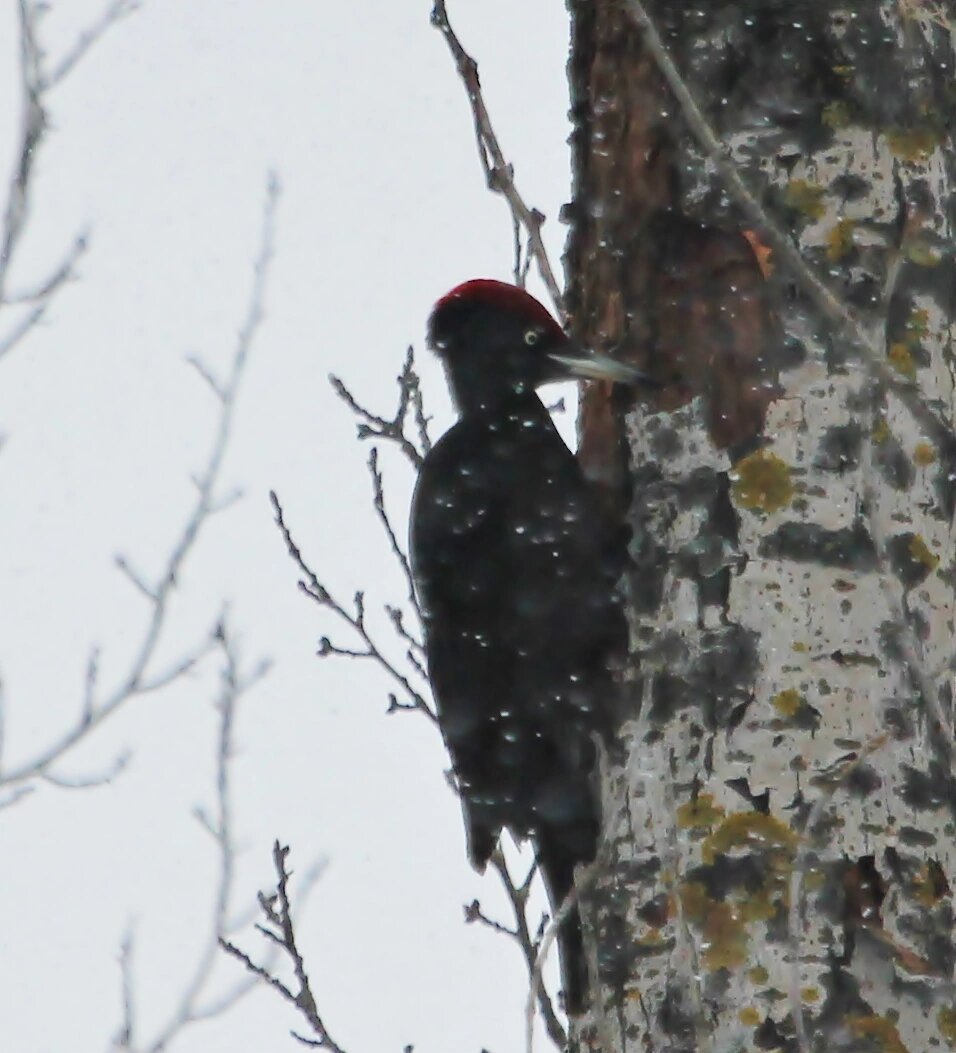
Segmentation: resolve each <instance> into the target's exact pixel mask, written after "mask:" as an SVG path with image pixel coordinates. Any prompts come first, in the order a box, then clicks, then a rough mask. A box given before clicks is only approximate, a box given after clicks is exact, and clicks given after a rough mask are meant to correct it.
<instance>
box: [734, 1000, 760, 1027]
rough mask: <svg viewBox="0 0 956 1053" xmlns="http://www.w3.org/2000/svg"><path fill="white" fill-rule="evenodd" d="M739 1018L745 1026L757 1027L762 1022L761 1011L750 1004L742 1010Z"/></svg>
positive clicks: (738, 1015)
mask: <svg viewBox="0 0 956 1053" xmlns="http://www.w3.org/2000/svg"><path fill="white" fill-rule="evenodd" d="M737 1019H738V1020H739V1021H740V1022H741V1024H743V1025H744V1027H756V1026H757V1025H758V1024H759V1023H760V1013H759V1012H758V1011H757V1010H756V1009H754V1007H753V1006H752V1005H748V1006H747V1007H746V1008H745V1009H741V1010H740V1012H739V1013H738V1014H737Z"/></svg>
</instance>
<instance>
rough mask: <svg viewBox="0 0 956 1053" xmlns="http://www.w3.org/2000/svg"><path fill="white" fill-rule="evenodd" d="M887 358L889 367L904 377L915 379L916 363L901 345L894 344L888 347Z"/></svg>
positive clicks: (910, 353) (904, 345) (908, 350)
mask: <svg viewBox="0 0 956 1053" xmlns="http://www.w3.org/2000/svg"><path fill="white" fill-rule="evenodd" d="M887 358H889V360H890V365H891V366H892V367H893V368H894V369H895V370H896V372H897V373H900V374H901V375H902V376H904V377H915V376H916V362H915V360H914V359H913V355H912V352H911V351H910V349H909V348H908V347H907V346H906V344H903V343H899V342H897V343H895V344H891V345H890V350H889V354H888V355H887Z"/></svg>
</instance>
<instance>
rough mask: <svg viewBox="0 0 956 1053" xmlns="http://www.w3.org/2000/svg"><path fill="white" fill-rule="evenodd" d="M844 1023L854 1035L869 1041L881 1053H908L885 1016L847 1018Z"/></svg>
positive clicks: (897, 1033) (898, 1034)
mask: <svg viewBox="0 0 956 1053" xmlns="http://www.w3.org/2000/svg"><path fill="white" fill-rule="evenodd" d="M846 1023H847V1025H848V1026H849V1028H850V1030H851V1031H852V1032H853V1034H854V1035H857V1036H858V1037H859V1038H868V1039H870V1041H871V1042H872V1044H873V1046H874V1047H875V1048H876V1049H879V1050H882V1053H910V1051H909V1050H908V1049H907V1048H906V1046H904V1045H903V1040H902V1039H901V1038H900V1033H899V1031H897V1030H896V1025H895V1024H894V1023H893V1022H892V1021H891V1020H888V1019H887V1018H886V1017H885V1016H875V1015H874V1016H849V1017H847V1020H846Z"/></svg>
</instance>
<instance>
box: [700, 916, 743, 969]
mask: <svg viewBox="0 0 956 1053" xmlns="http://www.w3.org/2000/svg"><path fill="white" fill-rule="evenodd" d="M747 942H748V941H747V926H746V924H745V923H744V920H743V918H741V916H740V913H739V912H738V910H737V909H736V908H735V907H734V905H733V904H731V903H718V902H713V903H711V906H710V910H708V912H707V917H706V918H705V919H704V930H703V939H702V940H701V947H702V949H703V952H704V955H703V957H704V965H706V966H707V968H708V969H711V970H717V969H737V968H739V967H740V966H741V965H743V964H744V962H746V961H747Z"/></svg>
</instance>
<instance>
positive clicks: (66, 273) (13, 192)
mask: <svg viewBox="0 0 956 1053" xmlns="http://www.w3.org/2000/svg"><path fill="white" fill-rule="evenodd" d="M137 6H138V5H137V3H136V2H135V0H112V2H111V3H110V5H109V6H108V7H107V8H106V10H105V11H104V13H103V15H102V16H101V17H100V18H99V19H98V20H97V21H96V22H95V23H94V24H93V25H92V26H91V27H90V28H89V29H87V30H86V31H84V32H83V33H81V34H80V36H79V37H78V38H77V40H76V42H75V44H74V45H73V47H72V48H70V50H69V51H68V52H67V53H66V55H65V56H64V57H63V58H62V59H61V60H60V62H59V63H58V64H57V65H56V66H55V67H54V69H53V70H52V71H51V72H46V71H45V70H44V68H43V50H42V48H41V47H40V44H39V41H38V39H37V32H36V28H37V22H38V19H39V17H40V15H41V13H42V11H43V6H42V5H41V4H39V3H36V2H35V0H19V3H18V8H19V20H20V82H21V92H22V95H23V113H22V115H21V118H20V139H19V144H18V146H17V148H16V150H15V154H14V156H15V160H14V169H13V175H12V178H11V181H10V188H9V190H8V192H7V199H6V204H5V206H4V210H3V220H2V226H0V307H3V306H5V305H9V304H18V303H27V302H30V303H33V304H34V307H33V308H32V310H30V311H28V312H27V313H26V314H25V315H24V317H23V318H21V319H20V320H19V322H18V323H17V324H15V325H14V326H13V328H12V329H11V330H10V331H9V332H8V333H7V334H6V335H5V336H4V337H3V338H2V339H0V357H3V355H5V354H6V353H8V352H9V351H11V350H12V349H13V348H14V347H15V346H16V345H17V344H18V343H19V342H20V341H21V340H22V339H23V338H24V337H25V336H26V335H27V334H28V333H29V332H30V331H31V330H33V329H34V327H35V326H36V325H37V324H39V322H40V320H41V319H42V318H43V316H44V314H45V312H46V309H47V308H48V307H49V304H50V301H51V299H52V297H53V295H54V294H55V293H56V292H57V290H58V289H59V288H60V287H61V286H62V285H63V284H64V283H65V282H66V281H67V280H68V279H69V278H70V277H72V275H73V273H74V271H75V266H76V262H77V260H78V259H79V258H80V256H81V255H82V254H83V252H84V251H85V249H86V245H87V236H86V235H85V234H83V235H80V236H79V237H77V238H76V239H75V240H74V242H73V245H72V246H71V247H70V249H68V250H67V252H66V253H65V255H64V257H63V260H62V261H61V262H60V263H59V265H58V266H56V267H55V268H54V269H53V270H52V271H51V273H50V275H49V276H48V277H47V278H45V279H44V280H43V281H41V282H40V283H39V285H38V286H37V287H36V288H34V289H32V290H30V291H28V292H24V293H19V294H13V295H11V294H9V293H8V291H7V286H8V279H9V274H10V268H11V265H12V263H13V259H14V256H15V255H16V251H17V248H18V246H19V244H20V240H21V238H22V237H23V233H24V229H25V227H26V223H27V220H28V218H29V214H30V194H31V190H32V185H33V172H34V165H35V163H36V158H37V155H38V153H39V149H40V145H41V143H42V141H43V137H44V135H45V133H46V130H47V127H48V122H47V115H46V93H47V92H48V91H49V90H50V89H51V88H53V87H55V86H56V84H58V83H59V82H60V81H62V80H63V79H64V78H65V77H66V76H68V75H69V73H70V72H71V70H73V68H74V67H75V66H76V64H77V63H78V62H79V61H80V60H81V59H82V58H83V56H84V55H86V54H87V53H88V51H89V50H90V48H91V47H92V46H93V45H94V44H95V43H96V42H97V41H98V40H99V39H100V38H101V37H102V36H103V34H104V33H106V31H107V30H108V29H109V28H110V27H111V26H112V25H113V24H114V23H115V22H117V21H118V20H119V18H120V17H121V16H122V15H124V14H127V13H128V12H130V11H132V10H134V9H135V8H136V7H137Z"/></svg>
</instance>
